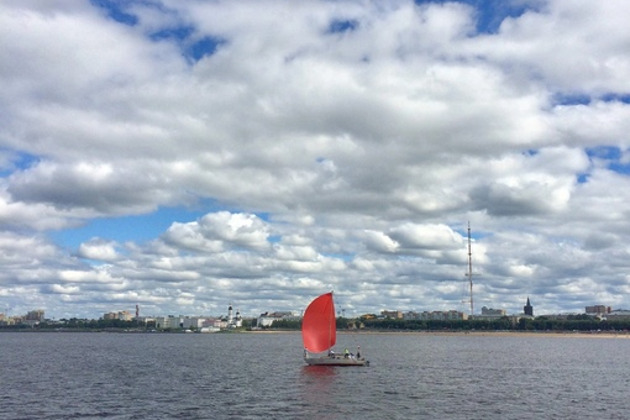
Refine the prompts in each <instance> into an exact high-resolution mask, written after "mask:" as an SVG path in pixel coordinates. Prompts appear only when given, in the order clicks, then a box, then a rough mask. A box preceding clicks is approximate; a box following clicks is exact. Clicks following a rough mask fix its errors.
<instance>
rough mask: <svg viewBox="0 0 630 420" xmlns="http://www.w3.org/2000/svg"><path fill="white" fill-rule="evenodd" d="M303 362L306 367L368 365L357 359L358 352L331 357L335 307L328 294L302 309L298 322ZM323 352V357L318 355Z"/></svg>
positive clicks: (359, 355)
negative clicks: (300, 320)
mask: <svg viewBox="0 0 630 420" xmlns="http://www.w3.org/2000/svg"><path fill="white" fill-rule="evenodd" d="M302 341H303V342H304V361H305V362H306V363H307V364H308V365H310V366H366V365H369V364H370V362H368V361H367V360H365V358H364V357H361V348H360V347H357V353H356V354H352V353H350V352H349V351H348V350H347V349H346V350H345V351H344V353H342V354H338V353H335V352H334V351H333V349H332V348H333V346H334V345H335V343H336V342H337V325H336V319H335V303H334V302H333V294H332V292H329V293H325V294H323V295H321V296H319V297H317V298H315V299H314V300H313V301H312V302H311V303H310V304H309V305H308V307H307V308H306V311H305V312H304V317H303V318H302ZM324 352H326V354H322V353H324Z"/></svg>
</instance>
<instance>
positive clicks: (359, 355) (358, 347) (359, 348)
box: [357, 346, 361, 359]
mask: <svg viewBox="0 0 630 420" xmlns="http://www.w3.org/2000/svg"><path fill="white" fill-rule="evenodd" d="M360 358H361V346H357V359H360Z"/></svg>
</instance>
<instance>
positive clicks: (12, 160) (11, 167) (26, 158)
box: [0, 150, 41, 177]
mask: <svg viewBox="0 0 630 420" xmlns="http://www.w3.org/2000/svg"><path fill="white" fill-rule="evenodd" d="M0 153H2V154H6V155H7V156H8V159H7V161H6V162H4V163H7V167H5V168H1V169H0V177H7V176H9V175H11V174H12V173H13V172H15V171H16V170H24V169H28V168H30V167H32V166H35V165H37V164H38V163H39V161H40V160H41V159H40V157H39V156H35V155H32V154H30V153H25V152H15V151H13V150H0Z"/></svg>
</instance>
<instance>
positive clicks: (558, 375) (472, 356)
mask: <svg viewBox="0 0 630 420" xmlns="http://www.w3.org/2000/svg"><path fill="white" fill-rule="evenodd" d="M337 343H338V348H337V350H339V351H342V350H343V349H344V347H348V348H349V349H350V350H351V351H352V350H355V349H356V346H357V345H361V349H362V353H363V355H365V356H366V358H367V359H369V360H370V362H371V365H370V366H369V367H362V368H361V367H345V368H344V367H328V368H322V367H307V366H306V365H305V364H304V363H303V361H302V345H301V337H300V335H299V333H278V334H276V333H264V334H262V333H261V334H131V333H129V334H121V333H0V369H1V370H0V419H12V420H13V419H96V418H98V419H101V418H107V419H260V418H264V419H379V420H381V419H576V418H587V417H593V418H606V419H627V418H630V402H629V401H628V392H629V390H630V339H627V338H615V337H609V338H577V337H555V336H545V335H541V336H499V335H494V336H493V335H489V336H481V335H474V334H470V335H455V334H454V335H430V334H422V333H413V334H412V333H410V334H347V335H346V334H339V336H338V340H337Z"/></svg>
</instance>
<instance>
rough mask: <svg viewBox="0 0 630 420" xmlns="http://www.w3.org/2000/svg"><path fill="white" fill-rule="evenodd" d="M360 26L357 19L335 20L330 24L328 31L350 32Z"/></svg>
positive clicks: (332, 32) (333, 32) (334, 32)
mask: <svg viewBox="0 0 630 420" xmlns="http://www.w3.org/2000/svg"><path fill="white" fill-rule="evenodd" d="M358 26H359V22H358V21H356V20H333V21H332V22H331V23H330V25H329V26H328V33H331V34H336V33H341V32H350V31H354V30H355V29H356V28H357V27H358Z"/></svg>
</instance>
